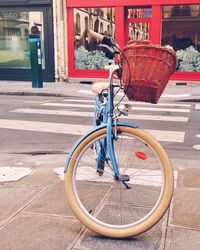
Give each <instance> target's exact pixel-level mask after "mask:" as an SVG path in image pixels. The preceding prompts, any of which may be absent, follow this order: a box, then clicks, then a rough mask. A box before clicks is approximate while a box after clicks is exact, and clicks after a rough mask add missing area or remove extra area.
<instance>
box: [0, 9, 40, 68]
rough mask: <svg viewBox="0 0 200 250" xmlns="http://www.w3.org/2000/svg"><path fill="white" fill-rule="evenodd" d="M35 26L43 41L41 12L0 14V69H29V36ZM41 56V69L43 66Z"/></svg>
mask: <svg viewBox="0 0 200 250" xmlns="http://www.w3.org/2000/svg"><path fill="white" fill-rule="evenodd" d="M34 25H36V26H37V27H38V29H39V31H40V37H41V39H42V51H43V55H44V43H43V41H44V39H43V12H0V55H1V56H0V68H22V69H30V52H29V34H30V30H31V27H32V26H34ZM44 61H45V60H44V56H43V67H45V65H44Z"/></svg>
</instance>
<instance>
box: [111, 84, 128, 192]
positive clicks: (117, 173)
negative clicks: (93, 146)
mask: <svg viewBox="0 0 200 250" xmlns="http://www.w3.org/2000/svg"><path fill="white" fill-rule="evenodd" d="M113 95H114V93H113V86H110V88H109V90H108V120H107V150H108V155H109V159H110V161H111V165H112V168H113V171H114V178H115V180H116V181H121V182H122V183H123V184H124V185H125V187H126V188H127V189H130V188H131V187H130V186H129V185H128V183H127V182H128V181H129V180H130V177H129V175H123V174H121V173H120V171H119V166H118V163H117V160H116V157H115V149H114V141H115V140H117V132H118V131H117V126H116V123H115V124H114V123H113V101H112V100H113ZM113 128H114V129H113Z"/></svg>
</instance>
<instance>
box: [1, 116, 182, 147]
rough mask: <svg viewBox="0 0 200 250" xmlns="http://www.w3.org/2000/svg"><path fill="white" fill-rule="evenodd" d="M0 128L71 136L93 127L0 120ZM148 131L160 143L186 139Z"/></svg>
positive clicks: (173, 133)
mask: <svg viewBox="0 0 200 250" xmlns="http://www.w3.org/2000/svg"><path fill="white" fill-rule="evenodd" d="M0 128H4V129H13V130H24V131H37V132H49V133H60V134H71V135H83V134H85V133H86V132H87V131H89V130H90V129H92V128H93V127H92V126H89V125H84V126H83V125H80V124H63V123H50V122H34V121H23V120H7V119H0ZM145 130H146V129H145ZM146 131H148V132H149V133H150V134H151V135H152V136H154V137H155V138H156V139H157V140H159V141H167V142H181V143H182V142H183V141H184V137H185V132H180V131H165V130H148V129H147V130H146Z"/></svg>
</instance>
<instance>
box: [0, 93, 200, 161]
mask: <svg viewBox="0 0 200 250" xmlns="http://www.w3.org/2000/svg"><path fill="white" fill-rule="evenodd" d="M92 105H93V97H90V98H81V97H80V98H79V97H76V98H61V97H59V98H57V97H44V96H42V97H38V96H1V98H0V107H1V112H0V140H1V144H0V153H9V154H11V153H24V154H33V155H37V154H66V153H68V151H69V150H70V148H71V147H72V145H73V144H74V143H75V141H76V140H77V139H78V138H79V137H80V135H81V134H83V133H84V132H85V131H87V130H88V129H90V127H92V123H93V120H92V112H93V107H92ZM198 105H199V104H197V103H195V102H193V103H192V102H191V103H189V102H175V101H171V102H170V101H168V102H161V103H159V104H157V105H151V104H144V103H143V104H141V103H134V104H133V110H132V111H131V112H130V115H129V118H130V119H128V120H127V121H129V122H136V123H138V124H139V125H140V127H141V128H144V129H146V130H148V131H149V132H150V133H152V134H153V135H154V136H155V137H156V138H158V139H159V140H160V142H161V143H162V145H163V146H164V147H165V148H166V149H167V151H168V153H169V154H170V155H172V157H174V158H176V157H177V158H182V157H186V158H195V157H198V155H199V150H198V149H199V145H200V137H199V134H200V129H199V122H200V110H199V109H197V108H198Z"/></svg>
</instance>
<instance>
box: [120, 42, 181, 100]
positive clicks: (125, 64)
mask: <svg viewBox="0 0 200 250" xmlns="http://www.w3.org/2000/svg"><path fill="white" fill-rule="evenodd" d="M176 63H177V59H176V54H175V52H173V51H172V50H170V49H167V48H165V47H162V46H159V45H152V44H150V42H149V41H131V42H129V44H128V45H127V46H125V48H124V51H123V54H122V69H123V73H122V79H123V86H124V88H125V91H126V95H127V97H128V98H129V100H131V101H143V102H150V103H157V102H158V100H159V98H160V96H161V94H162V92H163V90H164V89H165V87H166V85H167V83H168V81H169V77H170V76H171V75H172V74H173V72H174V70H175V68H176Z"/></svg>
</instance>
